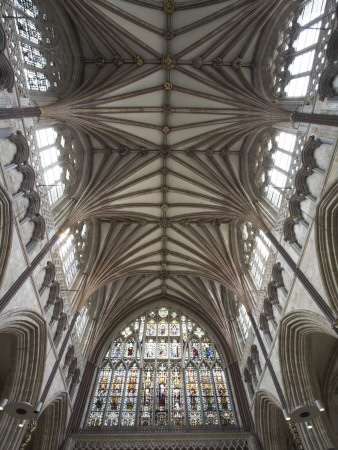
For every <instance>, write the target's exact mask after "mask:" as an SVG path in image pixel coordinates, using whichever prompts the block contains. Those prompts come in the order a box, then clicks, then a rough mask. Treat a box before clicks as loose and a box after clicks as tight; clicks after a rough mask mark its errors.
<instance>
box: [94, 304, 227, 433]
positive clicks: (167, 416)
mask: <svg viewBox="0 0 338 450" xmlns="http://www.w3.org/2000/svg"><path fill="white" fill-rule="evenodd" d="M87 424H88V426H92V427H96V426H107V427H109V426H122V427H124V426H141V427H143V426H152V425H155V426H182V425H192V426H198V425H220V424H223V425H229V424H234V416H233V411H232V405H231V399H230V394H229V391H228V388H227V381H226V376H225V372H224V368H223V366H222V362H221V360H220V358H219V355H218V353H217V351H216V349H215V346H214V343H213V341H212V339H211V338H210V337H209V336H207V335H206V333H205V332H204V330H202V329H201V328H200V327H198V326H197V325H196V324H195V323H194V322H193V321H192V320H191V319H190V318H188V317H186V316H185V315H183V314H181V313H178V312H177V311H175V310H173V309H171V308H167V307H162V308H156V309H154V310H152V311H148V312H147V313H146V314H145V315H142V316H139V317H137V318H136V319H135V320H134V321H133V322H131V323H130V324H129V325H128V326H127V327H126V328H125V329H124V330H123V331H122V332H121V333H120V334H119V335H118V336H116V337H115V339H114V340H113V342H112V344H111V345H110V348H109V349H108V351H107V353H106V356H105V358H104V361H103V365H102V368H101V370H100V373H99V376H98V381H97V384H96V389H95V393H94V398H93V401H92V403H91V410H90V414H89V418H88V422H87Z"/></svg>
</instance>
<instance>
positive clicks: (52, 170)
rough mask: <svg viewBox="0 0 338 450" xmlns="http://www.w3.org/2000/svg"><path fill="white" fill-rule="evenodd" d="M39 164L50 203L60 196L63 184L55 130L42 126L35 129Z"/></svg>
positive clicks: (63, 188) (63, 187)
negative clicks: (39, 128)
mask: <svg viewBox="0 0 338 450" xmlns="http://www.w3.org/2000/svg"><path fill="white" fill-rule="evenodd" d="M36 137H37V142H38V147H39V152H40V159H41V165H42V168H43V171H44V179H45V183H46V189H47V192H48V199H49V202H50V204H51V205H52V204H54V203H55V202H56V201H57V200H59V198H61V197H62V195H63V193H64V190H65V184H64V183H63V182H62V181H61V177H62V172H63V169H62V167H61V165H60V150H59V149H58V147H57V143H56V141H57V131H56V130H55V129H54V128H43V129H41V130H37V131H36Z"/></svg>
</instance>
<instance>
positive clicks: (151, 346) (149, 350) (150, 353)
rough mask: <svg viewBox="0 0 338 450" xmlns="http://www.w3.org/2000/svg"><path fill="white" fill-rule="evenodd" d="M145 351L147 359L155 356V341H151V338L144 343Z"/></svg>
mask: <svg viewBox="0 0 338 450" xmlns="http://www.w3.org/2000/svg"><path fill="white" fill-rule="evenodd" d="M145 353H146V354H145V357H146V358H148V359H149V358H154V357H155V343H154V342H153V341H152V339H150V341H149V342H147V343H146V349H145Z"/></svg>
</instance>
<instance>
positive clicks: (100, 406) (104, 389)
mask: <svg viewBox="0 0 338 450" xmlns="http://www.w3.org/2000/svg"><path fill="white" fill-rule="evenodd" d="M111 374H112V368H111V366H110V364H106V365H105V366H104V368H103V369H102V370H101V372H100V376H99V381H98V384H97V387H96V391H95V396H94V400H93V406H92V412H91V414H90V417H89V423H88V425H91V426H95V427H97V426H100V425H101V424H102V418H103V412H104V407H105V404H106V401H107V396H108V388H109V384H110V378H111Z"/></svg>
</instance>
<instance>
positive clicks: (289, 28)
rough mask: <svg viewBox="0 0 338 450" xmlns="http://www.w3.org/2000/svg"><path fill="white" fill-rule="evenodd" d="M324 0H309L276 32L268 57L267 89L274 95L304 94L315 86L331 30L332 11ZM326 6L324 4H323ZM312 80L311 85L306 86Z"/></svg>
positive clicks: (328, 3)
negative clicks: (270, 54)
mask: <svg viewBox="0 0 338 450" xmlns="http://www.w3.org/2000/svg"><path fill="white" fill-rule="evenodd" d="M330 4H331V3H330V2H328V1H327V0H310V1H308V2H307V3H306V4H305V5H304V4H303V5H302V6H301V8H300V9H299V10H298V11H296V12H294V13H292V14H291V16H290V17H289V19H288V21H287V22H286V23H285V26H284V27H283V29H282V30H281V31H280V32H279V33H278V35H277V39H276V47H275V49H274V52H273V55H272V57H271V58H270V59H269V65H270V68H271V73H272V75H273V76H272V79H271V84H270V88H271V90H272V91H273V92H274V94H275V95H276V96H277V97H289V98H290V97H296V98H299V97H305V96H306V95H307V94H308V92H309V95H311V96H313V93H314V92H315V91H317V88H318V85H317V84H318V78H319V76H320V71H321V70H322V65H323V63H324V61H325V56H324V52H323V47H324V44H325V42H326V41H327V40H328V37H329V35H330V33H331V26H330V21H331V20H333V19H332V17H329V16H332V14H333V17H334V11H328V10H329V9H330ZM326 6H327V7H326ZM310 82H311V86H310V88H309V85H310Z"/></svg>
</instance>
